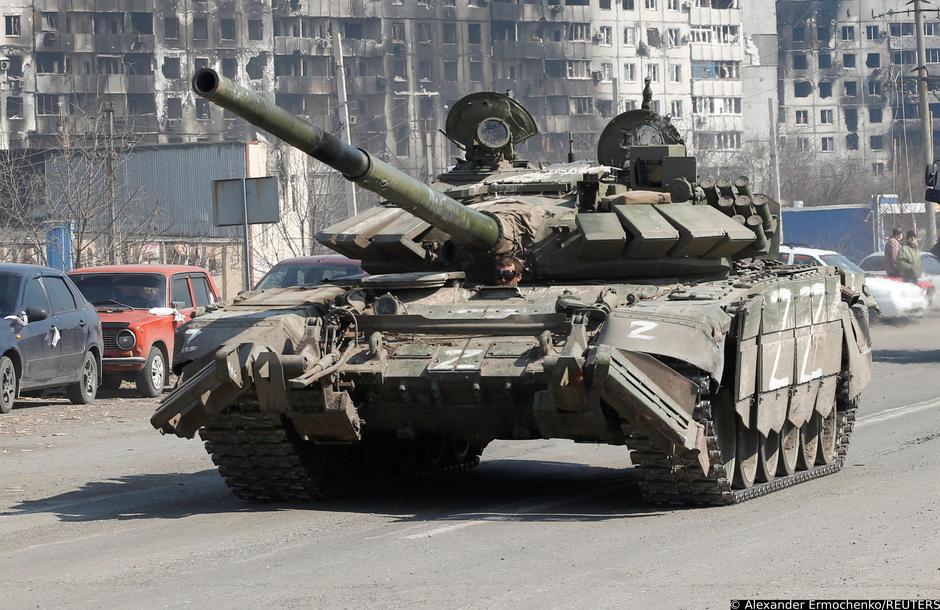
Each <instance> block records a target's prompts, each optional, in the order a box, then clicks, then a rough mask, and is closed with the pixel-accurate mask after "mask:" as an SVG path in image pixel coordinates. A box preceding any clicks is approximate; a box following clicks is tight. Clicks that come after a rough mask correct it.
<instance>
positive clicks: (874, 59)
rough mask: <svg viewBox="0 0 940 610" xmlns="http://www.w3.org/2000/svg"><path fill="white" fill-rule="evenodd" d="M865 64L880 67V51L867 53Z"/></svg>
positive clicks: (870, 66)
mask: <svg viewBox="0 0 940 610" xmlns="http://www.w3.org/2000/svg"><path fill="white" fill-rule="evenodd" d="M865 66H866V67H868V68H880V67H881V53H869V54H868V57H867V58H866V59H865Z"/></svg>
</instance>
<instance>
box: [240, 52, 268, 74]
mask: <svg viewBox="0 0 940 610" xmlns="http://www.w3.org/2000/svg"><path fill="white" fill-rule="evenodd" d="M266 63H267V60H266V58H265V56H264V54H263V53H262V54H261V55H255V56H254V57H252V58H251V59H249V60H248V63H247V64H245V72H246V73H247V74H248V78H250V79H252V80H257V79H259V78H261V77H262V76H264V65H265V64H266Z"/></svg>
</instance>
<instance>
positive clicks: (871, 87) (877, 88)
mask: <svg viewBox="0 0 940 610" xmlns="http://www.w3.org/2000/svg"><path fill="white" fill-rule="evenodd" d="M868 95H881V82H880V81H877V80H874V79H872V80H870V81H868Z"/></svg>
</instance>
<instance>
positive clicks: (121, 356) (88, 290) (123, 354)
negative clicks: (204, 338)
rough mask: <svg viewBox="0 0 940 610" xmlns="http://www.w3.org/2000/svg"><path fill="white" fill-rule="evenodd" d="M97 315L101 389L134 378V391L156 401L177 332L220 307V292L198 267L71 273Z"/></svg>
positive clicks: (138, 267) (121, 268)
mask: <svg viewBox="0 0 940 610" xmlns="http://www.w3.org/2000/svg"><path fill="white" fill-rule="evenodd" d="M68 276H69V278H70V279H71V280H72V281H73V282H74V283H75V285H76V286H78V289H79V290H81V292H82V294H83V295H84V296H85V299H87V300H88V301H89V302H90V303H91V304H93V305H94V306H95V309H96V310H97V311H98V317H99V318H100V319H101V330H102V333H103V335H104V358H103V359H102V367H103V369H104V371H103V372H104V377H103V380H102V381H103V384H104V385H105V387H111V388H112V389H116V388H118V387H119V386H120V384H121V381H123V380H124V379H126V378H132V379H133V380H134V381H135V383H136V384H137V391H138V392H139V393H140V394H141V395H143V396H148V397H153V396H158V395H159V394H160V393H161V392H162V391H163V387H164V386H165V385H166V381H167V375H168V373H169V371H170V370H171V368H172V366H173V362H172V359H173V348H174V335H175V332H176V329H177V328H179V327H180V326H181V325H183V324H185V323H186V322H188V321H189V320H191V319H192V318H194V317H196V314H197V312H199V311H201V310H204V309H205V308H206V307H208V306H210V305H213V304H215V303H218V302H219V301H220V299H219V291H218V289H217V288H216V286H215V283H214V282H213V281H212V278H211V277H210V276H209V273H208V272H207V271H206V270H205V269H202V268H200V267H187V266H182V265H111V266H106V267H85V268H82V269H76V270H75V271H70V272H69V274H68Z"/></svg>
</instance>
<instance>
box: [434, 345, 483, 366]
mask: <svg viewBox="0 0 940 610" xmlns="http://www.w3.org/2000/svg"><path fill="white" fill-rule="evenodd" d="M482 353H483V350H482V349H468V350H462V349H449V350H447V351H446V352H445V358H444V359H443V360H441V361H440V362H438V363H437V364H435V365H434V366H432V367H431V370H432V371H442V370H451V371H452V370H455V369H475V368H476V366H475V365H474V364H473V362H470V363H460V362H459V361H461V360H472V359H473V358H476V357H477V356H479V355H480V354H482Z"/></svg>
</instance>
